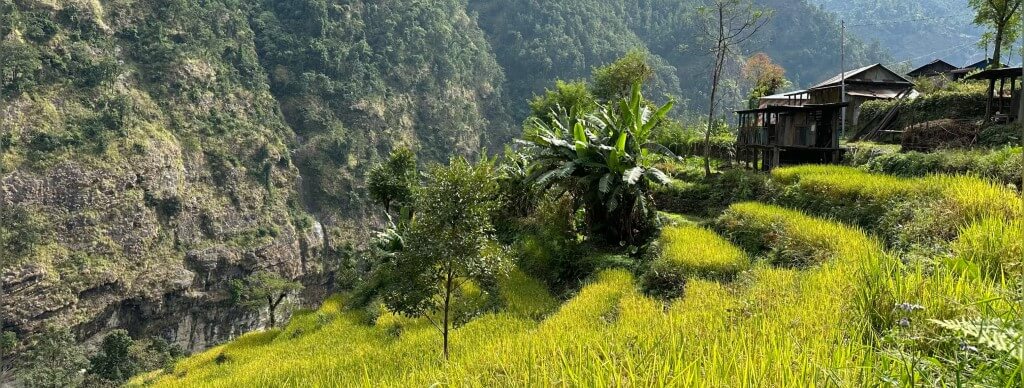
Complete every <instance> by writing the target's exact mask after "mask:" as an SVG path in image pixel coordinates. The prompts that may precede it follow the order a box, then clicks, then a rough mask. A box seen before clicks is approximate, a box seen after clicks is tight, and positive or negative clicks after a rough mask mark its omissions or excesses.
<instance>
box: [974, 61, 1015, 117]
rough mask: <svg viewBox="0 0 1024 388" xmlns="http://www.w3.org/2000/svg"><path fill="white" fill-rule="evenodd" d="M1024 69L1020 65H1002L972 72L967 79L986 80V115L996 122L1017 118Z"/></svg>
mask: <svg viewBox="0 0 1024 388" xmlns="http://www.w3.org/2000/svg"><path fill="white" fill-rule="evenodd" d="M1022 72H1024V69H1022V68H1020V67H1004V68H1002V69H989V70H985V71H983V72H980V73H977V74H974V75H972V76H970V77H968V79H971V80H984V81H988V85H989V86H988V90H989V91H990V93H989V96H988V105H987V106H986V109H985V111H986V112H987V114H986V116H988V118H990V119H992V120H994V121H996V122H1015V121H1017V120H1018V119H1019V117H1017V116H1018V115H1019V114H1020V99H1021V89H1024V85H1021V83H1024V81H1022V82H1018V81H1019V80H1021V78H1022V77H1024V73H1022Z"/></svg>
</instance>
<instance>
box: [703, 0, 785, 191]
mask: <svg viewBox="0 0 1024 388" xmlns="http://www.w3.org/2000/svg"><path fill="white" fill-rule="evenodd" d="M699 11H700V14H701V15H702V16H703V21H704V22H703V24H702V27H703V32H704V36H705V37H706V38H707V39H708V40H709V42H711V43H712V47H711V53H712V54H714V56H715V64H714V68H712V71H711V95H710V101H708V127H707V130H706V131H705V132H704V174H705V175H706V176H711V133H712V131H713V130H714V126H715V108H716V103H717V100H716V99H717V98H718V87H719V84H720V83H721V81H722V72H723V69H724V68H725V64H726V61H727V60H728V59H729V58H730V56H731V55H733V54H736V52H737V49H738V48H739V46H740V45H742V44H743V43H744V42H746V41H747V40H749V39H750V38H752V37H754V35H756V34H757V32H758V31H760V30H761V28H763V27H764V26H765V25H766V24H768V18H769V17H770V16H771V14H770V12H768V11H766V10H764V9H761V8H759V7H757V6H755V5H754V3H753V2H752V1H751V0H708V4H706V5H705V6H703V7H701V8H700V9H699Z"/></svg>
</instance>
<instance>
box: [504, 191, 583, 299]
mask: <svg viewBox="0 0 1024 388" xmlns="http://www.w3.org/2000/svg"><path fill="white" fill-rule="evenodd" d="M571 202H572V199H571V198H568V197H560V198H550V197H548V198H545V199H543V200H542V201H541V202H540V204H539V205H538V207H537V209H536V210H535V211H534V214H533V215H532V216H530V217H529V218H527V219H525V220H523V221H522V222H523V224H522V225H521V226H520V238H519V239H518V241H517V242H516V245H515V249H516V251H517V252H518V254H519V255H520V257H519V266H520V267H521V268H523V270H524V271H525V272H526V273H527V274H528V275H530V276H532V277H534V278H537V279H540V280H542V281H543V282H544V283H545V284H547V285H548V286H549V287H551V288H552V289H553V290H556V291H564V290H567V289H570V288H572V287H575V286H577V285H579V284H580V282H582V281H583V280H584V279H586V278H587V277H588V276H590V274H591V273H593V268H591V266H590V265H589V264H590V263H588V262H587V261H586V260H583V258H584V255H585V252H584V249H583V248H584V247H583V244H582V243H581V242H580V241H579V239H578V238H577V229H576V222H577V220H576V213H575V212H574V211H573V210H572V209H573V207H572V203H571Z"/></svg>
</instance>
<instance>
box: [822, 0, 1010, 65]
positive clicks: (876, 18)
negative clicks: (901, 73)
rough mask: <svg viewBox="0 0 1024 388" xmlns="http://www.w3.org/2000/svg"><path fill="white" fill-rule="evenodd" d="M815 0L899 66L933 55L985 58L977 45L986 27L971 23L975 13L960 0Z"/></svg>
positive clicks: (962, 61)
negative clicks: (877, 46)
mask: <svg viewBox="0 0 1024 388" xmlns="http://www.w3.org/2000/svg"><path fill="white" fill-rule="evenodd" d="M815 2H816V3H818V4H820V5H821V6H822V8H824V9H825V10H827V11H830V12H835V13H836V14H837V15H839V17H840V18H842V19H845V20H846V23H847V25H848V26H849V28H850V32H851V33H853V34H854V35H855V36H858V37H860V38H861V39H863V40H865V41H868V42H878V43H879V44H880V45H881V46H882V47H885V48H886V49H888V50H889V51H890V52H891V54H892V56H893V59H894V62H896V63H899V64H900V65H902V66H903V67H906V68H910V69H913V68H915V67H917V66H920V65H923V64H926V63H929V62H931V61H933V60H935V59H942V60H945V61H946V62H949V63H951V64H953V65H954V66H966V65H969V64H972V63H975V62H979V61H981V60H984V59H985V50H984V49H981V48H979V47H978V43H979V41H980V40H981V36H982V33H983V32H984V31H983V30H982V28H980V27H978V26H977V25H975V24H974V23H973V21H974V12H972V11H971V9H970V8H968V7H967V6H966V5H965V2H964V1H959V0H924V1H899V0H887V1H873V0H854V1H837V0H815ZM990 46H991V45H990ZM991 50H992V48H991V47H989V48H988V51H989V55H991Z"/></svg>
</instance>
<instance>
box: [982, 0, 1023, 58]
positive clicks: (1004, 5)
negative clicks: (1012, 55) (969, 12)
mask: <svg viewBox="0 0 1024 388" xmlns="http://www.w3.org/2000/svg"><path fill="white" fill-rule="evenodd" d="M1022 3H1024V0H970V5H971V7H972V8H974V11H975V12H976V14H975V17H974V23H975V24H977V25H979V26H983V27H985V28H988V29H989V30H990V31H989V32H990V33H991V35H990V36H991V39H992V44H993V45H994V48H993V49H994V51H993V53H992V66H993V67H998V66H1001V65H1002V59H1003V58H1002V56H1003V50H1004V49H1008V48H1010V47H1012V46H1013V43H1014V40H1015V38H1016V37H1017V35H1018V34H1020V25H1019V24H1018V23H1019V21H1020V9H1021V4H1022Z"/></svg>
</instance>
